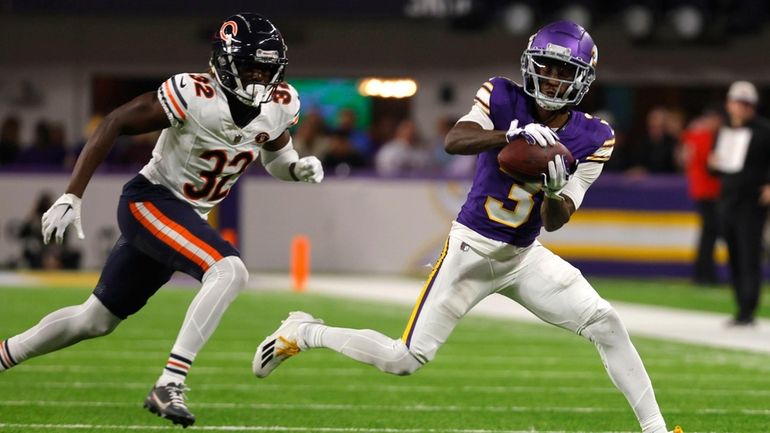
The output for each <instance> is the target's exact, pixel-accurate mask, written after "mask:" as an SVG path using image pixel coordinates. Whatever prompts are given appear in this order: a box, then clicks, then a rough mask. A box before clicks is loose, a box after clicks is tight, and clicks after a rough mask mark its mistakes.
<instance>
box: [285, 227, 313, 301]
mask: <svg viewBox="0 0 770 433" xmlns="http://www.w3.org/2000/svg"><path fill="white" fill-rule="evenodd" d="M290 260H291V261H290V269H289V273H290V275H291V282H292V288H293V289H294V291H297V292H302V291H304V290H305V284H306V283H307V280H308V278H309V277H310V239H308V238H307V236H303V235H297V236H294V238H293V239H292V240H291V259H290Z"/></svg>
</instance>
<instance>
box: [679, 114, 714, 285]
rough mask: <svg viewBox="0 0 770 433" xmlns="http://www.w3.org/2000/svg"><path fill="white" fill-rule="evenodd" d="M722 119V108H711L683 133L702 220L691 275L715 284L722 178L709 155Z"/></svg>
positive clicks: (691, 185) (700, 282)
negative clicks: (717, 175)
mask: <svg viewBox="0 0 770 433" xmlns="http://www.w3.org/2000/svg"><path fill="white" fill-rule="evenodd" d="M722 122H723V120H722V114H721V112H720V111H719V110H717V109H708V110H706V111H705V112H704V113H703V114H701V115H700V116H699V117H697V118H695V119H693V121H692V122H691V123H690V125H688V127H687V129H686V130H685V131H684V132H683V133H682V135H681V142H682V156H683V163H684V168H685V175H686V177H687V184H688V192H689V195H690V197H691V198H692V199H693V201H694V202H695V207H696V210H697V212H698V216H699V217H700V223H701V225H700V236H699V238H698V249H697V253H696V256H695V263H694V268H693V276H692V278H693V283H695V284H697V285H714V284H717V283H718V282H719V277H718V276H717V271H716V263H715V261H714V246H715V245H716V241H717V238H718V237H719V219H718V214H717V198H719V192H720V183H719V179H718V178H717V177H715V176H714V175H713V174H712V173H711V172H710V171H709V168H708V157H709V154H710V153H711V149H712V148H713V147H714V140H715V139H716V134H717V132H718V131H719V128H720V127H721V126H722Z"/></svg>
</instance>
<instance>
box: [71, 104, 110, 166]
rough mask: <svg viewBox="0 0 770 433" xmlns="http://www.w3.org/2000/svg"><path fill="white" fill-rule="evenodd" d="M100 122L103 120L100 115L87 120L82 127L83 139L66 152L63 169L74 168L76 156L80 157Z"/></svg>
mask: <svg viewBox="0 0 770 433" xmlns="http://www.w3.org/2000/svg"><path fill="white" fill-rule="evenodd" d="M102 120H104V117H103V116H102V115H100V114H94V115H92V116H91V118H89V119H88V122H86V125H85V126H84V127H83V137H82V138H81V140H80V141H78V142H77V143H76V144H75V145H74V146H72V149H70V151H69V152H67V156H66V159H65V163H64V166H65V167H67V168H68V169H72V168H73V167H75V161H77V159H78V156H80V152H82V151H83V147H85V145H86V143H87V142H88V140H89V139H90V138H91V136H92V135H94V132H96V128H98V127H99V125H100V124H101V123H102ZM112 152H113V151H112V150H111V151H110V153H112ZM108 159H109V155H108Z"/></svg>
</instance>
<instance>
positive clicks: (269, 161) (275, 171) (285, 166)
mask: <svg viewBox="0 0 770 433" xmlns="http://www.w3.org/2000/svg"><path fill="white" fill-rule="evenodd" d="M260 153H261V158H262V165H263V166H265V170H267V172H268V173H270V176H273V177H274V178H276V179H281V180H289V181H292V180H293V181H298V180H299V179H298V178H297V176H296V175H295V174H294V165H295V164H297V161H299V155H298V154H297V151H296V150H294V145H293V144H292V140H291V138H289V142H288V143H286V146H283V147H282V148H280V149H278V150H276V151H275V152H271V151H269V150H265V149H262V150H261V151H260Z"/></svg>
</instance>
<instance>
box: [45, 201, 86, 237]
mask: <svg viewBox="0 0 770 433" xmlns="http://www.w3.org/2000/svg"><path fill="white" fill-rule="evenodd" d="M42 222H43V227H42V228H43V230H42V231H43V243H45V244H48V241H50V240H51V234H52V233H53V232H54V230H55V231H56V243H59V244H60V243H62V242H63V241H64V231H65V230H67V227H68V226H69V225H70V224H73V223H74V224H75V230H77V232H78V238H80V239H85V237H86V235H85V234H83V226H82V224H81V222H80V197H78V196H76V195H75V194H62V196H61V197H59V198H58V199H57V200H56V202H54V204H53V205H51V207H50V208H49V209H48V210H47V211H46V212H45V213H44V214H43V218H42Z"/></svg>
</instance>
